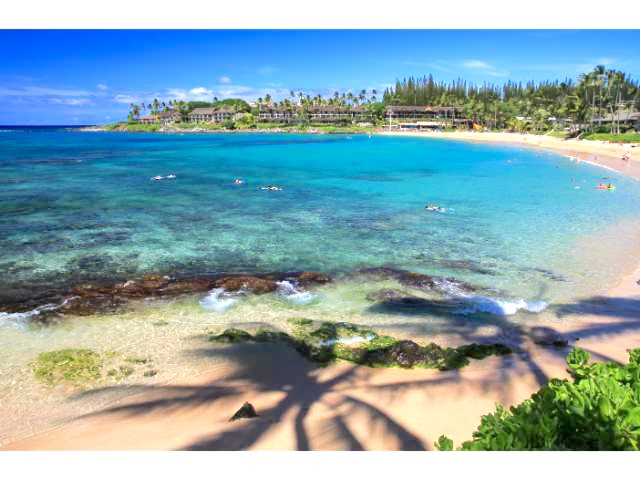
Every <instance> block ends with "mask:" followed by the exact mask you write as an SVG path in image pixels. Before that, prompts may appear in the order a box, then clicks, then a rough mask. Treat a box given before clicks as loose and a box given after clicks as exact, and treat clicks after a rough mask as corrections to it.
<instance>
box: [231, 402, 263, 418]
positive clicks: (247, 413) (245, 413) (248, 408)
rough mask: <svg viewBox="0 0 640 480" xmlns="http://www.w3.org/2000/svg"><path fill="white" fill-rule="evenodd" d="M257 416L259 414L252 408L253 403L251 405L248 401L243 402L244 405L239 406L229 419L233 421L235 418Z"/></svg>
mask: <svg viewBox="0 0 640 480" xmlns="http://www.w3.org/2000/svg"><path fill="white" fill-rule="evenodd" d="M259 416H260V415H258V414H257V413H256V409H255V408H253V405H251V404H250V403H249V402H244V405H242V407H240V410H238V411H237V412H236V413H234V414H233V416H232V417H231V418H230V419H229V421H230V422H235V421H236V420H240V419H241V418H256V417H259Z"/></svg>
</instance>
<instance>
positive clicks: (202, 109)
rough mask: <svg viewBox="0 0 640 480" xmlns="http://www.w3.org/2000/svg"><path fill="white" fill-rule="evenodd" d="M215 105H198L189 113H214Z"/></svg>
mask: <svg viewBox="0 0 640 480" xmlns="http://www.w3.org/2000/svg"><path fill="white" fill-rule="evenodd" d="M215 110H216V109H215V108H213V107H197V108H194V109H193V110H191V111H190V112H189V115H213V113H214V112H215Z"/></svg>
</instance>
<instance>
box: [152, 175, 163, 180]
mask: <svg viewBox="0 0 640 480" xmlns="http://www.w3.org/2000/svg"><path fill="white" fill-rule="evenodd" d="M151 180H154V181H158V180H164V177H161V176H160V175H156V176H155V177H151Z"/></svg>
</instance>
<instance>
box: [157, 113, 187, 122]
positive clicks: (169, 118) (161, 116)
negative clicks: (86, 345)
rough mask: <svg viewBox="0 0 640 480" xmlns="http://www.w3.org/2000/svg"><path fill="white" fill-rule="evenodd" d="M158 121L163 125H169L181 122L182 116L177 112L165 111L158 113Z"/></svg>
mask: <svg viewBox="0 0 640 480" xmlns="http://www.w3.org/2000/svg"><path fill="white" fill-rule="evenodd" d="M158 120H159V122H160V123H161V124H163V125H169V124H172V123H176V122H179V121H181V120H182V115H180V112H178V111H177V110H165V111H164V112H160V113H158Z"/></svg>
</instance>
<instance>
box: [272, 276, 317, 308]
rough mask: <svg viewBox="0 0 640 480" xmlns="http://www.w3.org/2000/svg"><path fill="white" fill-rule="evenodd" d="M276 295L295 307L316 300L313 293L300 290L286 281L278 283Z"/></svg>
mask: <svg viewBox="0 0 640 480" xmlns="http://www.w3.org/2000/svg"><path fill="white" fill-rule="evenodd" d="M278 295H280V296H282V297H284V298H286V299H287V300H288V301H290V302H291V303H295V304H296V305H307V304H308V303H311V302H313V300H315V298H316V296H315V295H314V294H313V293H311V292H308V291H306V290H302V289H301V288H299V287H298V286H296V285H294V284H293V283H291V282H290V281H288V280H283V281H281V282H278Z"/></svg>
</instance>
